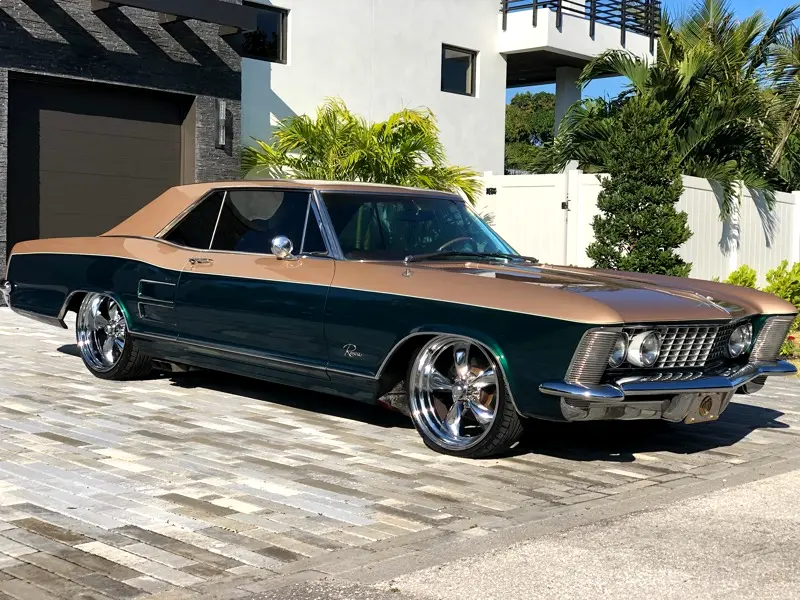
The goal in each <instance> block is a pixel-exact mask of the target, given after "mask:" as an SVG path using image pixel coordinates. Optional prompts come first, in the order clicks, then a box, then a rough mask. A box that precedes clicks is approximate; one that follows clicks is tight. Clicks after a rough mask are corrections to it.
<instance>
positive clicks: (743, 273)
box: [725, 260, 800, 356]
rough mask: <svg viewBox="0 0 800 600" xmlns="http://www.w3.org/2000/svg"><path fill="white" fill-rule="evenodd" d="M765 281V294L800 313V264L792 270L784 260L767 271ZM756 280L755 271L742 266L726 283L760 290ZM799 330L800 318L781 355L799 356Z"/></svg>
mask: <svg viewBox="0 0 800 600" xmlns="http://www.w3.org/2000/svg"><path fill="white" fill-rule="evenodd" d="M765 279H766V280H767V285H766V286H765V287H764V288H763V289H762V291H763V292H767V293H769V294H774V295H776V296H778V297H779V298H781V299H783V300H786V301H787V302H791V303H792V304H794V306H795V308H797V310H798V311H800V263H794V264H793V265H792V266H791V268H790V267H789V261H788V260H784V261H782V262H781V263H780V264H779V265H778V266H777V267H775V268H774V269H770V270H769V271H767V274H766V276H765ZM756 280H757V275H756V271H755V269H753V268H751V267H749V266H747V265H742V266H741V267H739V268H738V269H736V270H735V271H733V272H732V273H731V274H730V275H728V278H727V279H726V280H725V283H731V284H733V285H741V286H744V287H749V288H754V289H758V288H757V286H756ZM798 329H800V317H798V318H797V319H795V321H794V323H792V327H791V328H790V330H789V335H787V337H786V340H785V341H784V342H783V344H782V345H781V351H780V353H781V355H785V356H795V355H796V354H797V351H798V340H797V338H798V337H800V335H799V334H798Z"/></svg>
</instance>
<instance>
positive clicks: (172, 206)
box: [103, 179, 459, 237]
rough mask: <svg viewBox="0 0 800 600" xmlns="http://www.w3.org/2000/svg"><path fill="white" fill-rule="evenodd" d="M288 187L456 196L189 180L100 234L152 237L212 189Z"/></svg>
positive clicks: (374, 186)
mask: <svg viewBox="0 0 800 600" xmlns="http://www.w3.org/2000/svg"><path fill="white" fill-rule="evenodd" d="M262 186H263V187H271V188H287V189H308V190H320V191H322V192H325V191H332V192H374V193H377V194H380V193H384V194H385V193H391V192H394V193H402V194H404V195H414V196H416V195H419V196H428V197H430V196H439V197H442V198H453V197H456V198H459V196H457V195H456V194H452V193H449V192H438V191H435V190H422V189H417V188H409V187H401V186H397V185H383V184H380V183H360V182H353V181H346V182H344V181H312V180H308V179H252V180H251V179H248V180H239V181H212V182H207V183H190V184H187V185H178V186H175V187H172V188H170V189H168V190H167V191H166V192H164V193H163V194H162V195H161V196H159V197H158V198H156V199H154V200H153V201H152V202H150V203H149V204H148V205H146V206H145V207H144V208H142V209H141V210H140V211H138V212H137V213H135V214H133V215H131V216H130V217H128V218H127V219H126V220H125V221H123V222H122V223H120V224H119V225H117V226H116V227H114V228H113V229H111V230H110V231H107V232H106V233H104V234H103V235H124V236H141V237H153V236H156V235H158V234H159V232H161V231H163V230H164V228H165V227H167V226H168V225H170V224H171V223H173V222H174V221H175V219H177V218H179V217H181V216H182V215H183V214H184V211H186V210H188V209H189V208H190V207H191V206H192V205H193V204H194V203H195V202H196V201H197V200H198V199H200V198H202V197H203V196H205V195H206V194H207V193H208V192H210V191H211V190H215V189H224V188H227V189H230V188H257V187H262Z"/></svg>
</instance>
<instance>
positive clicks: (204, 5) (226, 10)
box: [91, 0, 259, 32]
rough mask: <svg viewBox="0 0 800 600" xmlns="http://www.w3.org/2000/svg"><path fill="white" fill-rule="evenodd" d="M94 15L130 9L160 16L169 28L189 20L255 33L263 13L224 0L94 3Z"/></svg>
mask: <svg viewBox="0 0 800 600" xmlns="http://www.w3.org/2000/svg"><path fill="white" fill-rule="evenodd" d="M91 6H92V11H93V12H100V11H103V10H108V9H110V8H116V7H118V6H130V7H131V8H139V9H141V10H147V11H150V12H155V13H159V22H160V23H161V24H162V25H168V24H169V23H174V22H177V21H184V20H187V19H191V20H196V21H203V22H205V23H215V24H217V25H219V26H220V28H221V31H226V32H232V31H254V30H256V29H257V21H258V14H259V10H258V9H257V8H254V7H252V6H243V5H241V4H234V3H232V2H225V1H224V0H91Z"/></svg>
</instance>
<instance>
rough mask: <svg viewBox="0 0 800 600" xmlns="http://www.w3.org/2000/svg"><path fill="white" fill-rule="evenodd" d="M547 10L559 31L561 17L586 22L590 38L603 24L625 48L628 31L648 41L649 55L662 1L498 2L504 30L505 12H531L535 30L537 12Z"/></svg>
mask: <svg viewBox="0 0 800 600" xmlns="http://www.w3.org/2000/svg"><path fill="white" fill-rule="evenodd" d="M540 8H548V9H550V10H552V11H553V12H555V13H556V27H558V28H559V29H560V28H561V23H562V21H563V17H564V15H569V16H572V17H578V18H580V19H586V20H587V21H589V35H590V36H592V37H594V30H595V25H596V24H597V23H602V24H604V25H610V26H611V27H617V28H618V29H619V31H620V34H619V35H620V43H621V44H622V45H623V46H624V45H625V35H626V34H627V32H629V31H630V32H632V33H638V34H640V35H646V36H648V37H649V38H650V52H653V50H654V48H655V40H656V38H657V37H658V27H659V23H660V20H661V0H585V1H583V2H580V1H576V0H501V2H500V12H502V13H503V31H505V30H506V25H507V23H508V13H512V12H519V11H523V10H530V11H531V12H532V13H533V16H532V22H533V26H534V27H536V19H537V13H538V12H539V11H538V9H540Z"/></svg>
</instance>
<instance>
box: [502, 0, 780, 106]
mask: <svg viewBox="0 0 800 600" xmlns="http://www.w3.org/2000/svg"><path fill="white" fill-rule="evenodd" d="M663 1H664V3H665V4H666V6H667V9H668V10H669V11H670V12H671V13H672V14H680V13H681V12H683V11H684V10H685V9H686V8H688V7H691V6H692V5H693V4H694V2H693V0H663ZM730 4H731V6H733V9H734V10H735V11H736V13H737V14H738V15H743V16H748V15H751V14H753V12H755V11H756V10H757V9H758V8H760V9H761V10H762V11H764V13H765V14H766V15H767V18H774V17H775V16H776V15H777V14H778V13H779V12H780V11H781V10H783V9H784V8H786V7H787V6H790V5H791V4H792V2H788V1H786V0H760V1H756V2H754V1H753V0H730ZM624 84H625V80H624V79H621V78H616V77H614V78H608V79H602V80H599V81H592V82H591V83H589V85H587V86H586V87H585V88H584V90H583V97H584V98H591V97H594V96H614V95H616V94H618V93H619V92H620V90H622V88H623V86H624ZM525 91H531V92H539V91H546V92H555V85H540V86H534V87H530V88H515V89H511V90H508V91H507V92H506V102H508V101H509V100H511V98H512V97H513V96H514V95H515V94H518V93H520V92H525Z"/></svg>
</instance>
